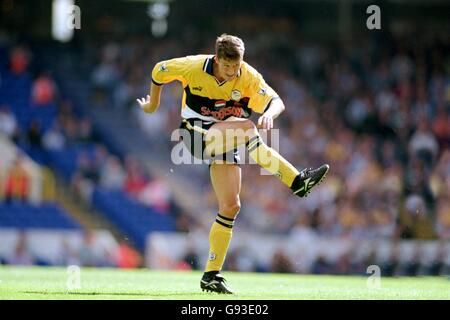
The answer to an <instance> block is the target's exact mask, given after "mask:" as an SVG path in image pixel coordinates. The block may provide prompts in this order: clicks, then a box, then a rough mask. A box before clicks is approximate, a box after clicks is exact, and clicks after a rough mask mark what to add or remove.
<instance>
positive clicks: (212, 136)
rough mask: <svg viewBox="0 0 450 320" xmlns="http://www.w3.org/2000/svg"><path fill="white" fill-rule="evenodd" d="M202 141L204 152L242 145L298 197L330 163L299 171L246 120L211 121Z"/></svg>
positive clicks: (324, 172) (221, 150)
mask: <svg viewBox="0 0 450 320" xmlns="http://www.w3.org/2000/svg"><path fill="white" fill-rule="evenodd" d="M205 144H206V148H205V153H206V154H207V155H208V154H209V155H212V154H220V153H226V152H228V151H230V150H232V149H234V148H236V147H237V146H239V145H241V144H245V145H246V146H247V149H248V153H249V156H250V157H251V158H252V159H253V160H254V161H255V162H256V163H257V164H259V165H260V166H261V167H263V168H264V169H266V170H267V171H269V172H270V173H272V174H273V175H275V176H276V177H278V178H279V179H280V180H281V182H283V183H284V184H285V185H286V186H288V187H289V188H291V190H292V192H293V193H294V194H295V195H298V196H300V197H305V196H307V195H308V193H309V192H310V191H311V189H312V188H313V187H315V186H316V185H318V184H319V183H320V182H321V181H322V180H323V179H324V177H325V175H326V174H327V172H328V170H329V165H328V164H324V165H322V166H320V167H319V168H317V169H313V168H306V169H303V170H302V171H298V170H297V169H296V168H295V167H294V166H293V165H292V164H290V163H289V162H288V161H287V160H286V159H285V158H283V157H282V156H281V155H280V154H279V153H278V152H277V151H276V150H274V149H272V148H270V147H269V146H267V145H266V144H265V143H264V141H263V140H262V138H261V137H260V136H259V134H258V131H257V128H256V125H255V124H254V123H253V122H252V121H251V120H248V119H247V120H242V121H223V122H219V123H216V124H214V125H213V126H211V128H210V129H209V130H208V132H207V133H206V135H205Z"/></svg>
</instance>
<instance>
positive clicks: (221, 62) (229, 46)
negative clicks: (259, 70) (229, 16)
mask: <svg viewBox="0 0 450 320" xmlns="http://www.w3.org/2000/svg"><path fill="white" fill-rule="evenodd" d="M215 49H216V55H215V58H214V59H215V61H216V63H217V65H218V67H219V68H218V69H219V70H218V71H219V74H220V75H221V77H223V78H224V79H226V80H227V81H230V80H233V79H234V77H236V75H237V74H238V72H239V68H240V67H241V62H242V59H243V58H244V52H245V46H244V42H243V41H242V40H241V39H240V38H238V37H236V36H232V35H228V34H225V33H224V34H222V35H221V36H220V37H217V40H216V48H215Z"/></svg>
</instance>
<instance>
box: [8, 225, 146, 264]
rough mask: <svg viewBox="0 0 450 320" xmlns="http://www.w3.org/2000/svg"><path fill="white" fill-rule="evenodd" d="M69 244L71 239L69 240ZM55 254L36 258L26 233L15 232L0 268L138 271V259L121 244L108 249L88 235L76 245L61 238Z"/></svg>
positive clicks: (124, 244) (91, 234)
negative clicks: (72, 267)
mask: <svg viewBox="0 0 450 320" xmlns="http://www.w3.org/2000/svg"><path fill="white" fill-rule="evenodd" d="M72 240H73V239H72ZM57 247H58V248H59V249H58V252H57V253H56V254H53V257H52V258H51V259H49V258H48V257H47V258H45V257H43V256H42V255H39V254H37V253H36V252H35V251H34V250H33V245H32V243H31V240H30V238H29V236H28V234H27V232H24V231H23V232H19V233H18V237H17V240H16V243H15V246H14V248H13V250H12V251H11V252H10V254H4V255H3V256H0V265H1V264H5V265H21V266H31V265H41V266H47V265H52V266H69V265H77V266H80V267H117V268H137V267H142V262H143V259H142V256H141V254H140V253H139V252H137V251H136V250H135V249H133V248H132V247H131V246H130V245H129V244H128V243H127V242H126V241H125V240H123V241H121V242H120V243H118V244H116V245H114V246H111V245H105V243H102V241H100V239H99V238H98V236H97V235H96V234H95V233H94V232H92V231H86V232H85V233H84V234H83V235H82V239H81V241H80V243H78V242H75V243H74V241H70V237H69V236H67V237H66V238H61V241H60V243H58V244H57Z"/></svg>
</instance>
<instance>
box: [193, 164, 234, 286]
mask: <svg viewBox="0 0 450 320" xmlns="http://www.w3.org/2000/svg"><path fill="white" fill-rule="evenodd" d="M210 174H211V183H212V186H213V189H214V192H215V194H216V197H217V202H218V204H219V212H218V214H217V216H216V220H215V221H214V222H213V224H212V226H211V231H210V233H209V245H210V249H209V255H208V261H207V263H206V267H205V273H204V274H203V277H202V279H201V281H200V287H201V288H202V290H206V291H213V292H217V293H233V292H232V290H231V289H230V288H229V287H228V285H227V283H226V281H225V279H224V278H223V276H222V275H221V274H220V271H221V270H222V266H223V263H224V261H225V257H226V254H227V251H228V246H229V244H230V241H231V237H232V234H233V226H234V221H235V219H236V216H237V215H238V213H239V210H240V206H241V204H240V199H239V193H240V191H241V168H240V167H239V166H238V165H237V164H232V163H219V162H218V161H216V162H214V163H213V164H212V165H211V166H210Z"/></svg>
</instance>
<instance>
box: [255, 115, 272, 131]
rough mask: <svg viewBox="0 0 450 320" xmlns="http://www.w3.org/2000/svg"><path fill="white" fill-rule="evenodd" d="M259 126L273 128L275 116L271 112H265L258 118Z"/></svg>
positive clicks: (267, 128)
mask: <svg viewBox="0 0 450 320" xmlns="http://www.w3.org/2000/svg"><path fill="white" fill-rule="evenodd" d="M258 127H259V128H263V129H266V130H270V129H272V128H273V117H272V116H271V115H269V114H263V115H262V116H261V117H259V119H258Z"/></svg>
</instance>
